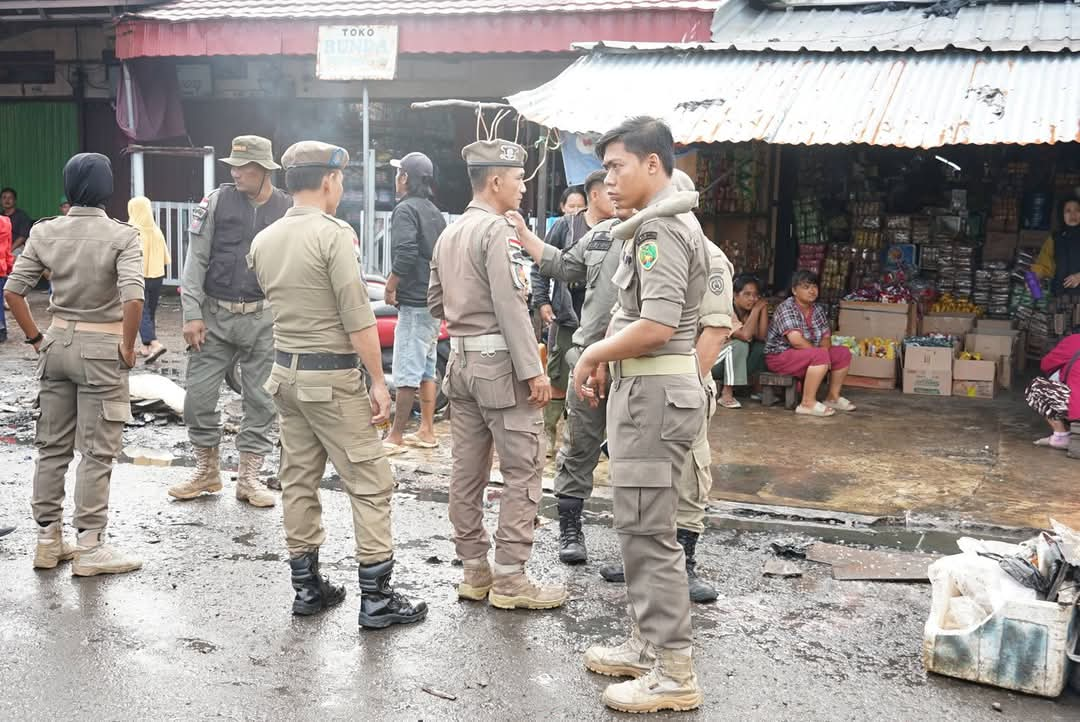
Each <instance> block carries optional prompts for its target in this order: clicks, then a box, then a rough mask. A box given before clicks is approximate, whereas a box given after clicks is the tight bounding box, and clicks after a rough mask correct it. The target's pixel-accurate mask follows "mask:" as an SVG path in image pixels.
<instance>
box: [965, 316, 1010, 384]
mask: <svg viewBox="0 0 1080 722" xmlns="http://www.w3.org/2000/svg"><path fill="white" fill-rule="evenodd" d="M964 350H965V351H968V352H970V353H977V354H980V355H981V356H982V358H983V360H984V361H993V362H994V363H995V364H996V366H997V383H998V386H999V388H1003V389H1009V388H1012V379H1013V369H1014V368H1015V365H1016V358H1017V354H1018V352H1019V350H1020V332H1019V331H1014V330H1012V329H994V328H992V327H982V328H980V329H978V330H977V332H976V333H969V334H968V335H967V338H965V339H964Z"/></svg>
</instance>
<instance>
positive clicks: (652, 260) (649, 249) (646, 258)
mask: <svg viewBox="0 0 1080 722" xmlns="http://www.w3.org/2000/svg"><path fill="white" fill-rule="evenodd" d="M643 235H644V234H643ZM653 235H654V236H655V235H656V234H653ZM637 257H638V263H640V264H641V268H642V269H643V270H645V271H651V270H652V268H653V266H655V265H656V262H657V261H658V260H660V247H659V246H658V245H657V244H656V241H653V240H647V241H645V242H644V243H642V244H640V245H639V246H638V252H637Z"/></svg>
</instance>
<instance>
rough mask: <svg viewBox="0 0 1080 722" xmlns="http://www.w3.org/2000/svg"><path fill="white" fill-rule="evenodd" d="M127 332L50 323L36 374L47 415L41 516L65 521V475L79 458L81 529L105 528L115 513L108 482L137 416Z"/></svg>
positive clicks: (37, 517) (36, 496)
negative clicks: (125, 353)
mask: <svg viewBox="0 0 1080 722" xmlns="http://www.w3.org/2000/svg"><path fill="white" fill-rule="evenodd" d="M120 342H121V337H120V336H116V335H113V334H105V333H91V332H86V331H76V330H75V326H74V324H69V325H68V326H67V328H63V329H58V328H50V329H49V330H48V331H47V332H46V333H45V340H44V341H43V342H42V346H41V354H40V356H39V357H38V365H37V371H36V376H37V378H38V380H39V384H40V391H39V394H38V402H39V404H40V407H41V417H40V418H39V419H38V422H37V436H36V439H35V445H36V446H37V449H38V459H37V466H36V468H35V471H34V492H33V500H32V507H33V511H34V521H36V522H37V523H38V524H41V525H45V524H51V523H52V522H54V521H59V520H60V519H61V517H62V515H63V506H64V475H65V474H66V473H67V469H68V464H70V463H71V460H72V458H74V456H75V449H78V450H79V452H80V453H81V454H82V460H81V461H80V462H79V466H78V468H77V469H76V470H75V514H74V517H73V518H72V523H73V524H74V526H75V528H76V529H104V528H105V526H106V524H107V523H108V516H109V482H110V480H111V478H112V467H113V460H114V459H115V458H116V455H117V454H119V453H120V447H121V444H122V442H123V434H124V422H126V421H130V420H131V406H130V402H129V397H128V369H127V367H126V366H125V365H124V363H123V362H122V361H121V359H120V350H119V347H120Z"/></svg>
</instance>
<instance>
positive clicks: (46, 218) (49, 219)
mask: <svg viewBox="0 0 1080 722" xmlns="http://www.w3.org/2000/svg"><path fill="white" fill-rule="evenodd" d="M57 218H60V216H47V217H45V218H38V219H37V220H36V221H34V223H33V225H31V226H30V227H31V228H33V227H34V226H36V225H37V224H39V223H45V222H47V221H55V220H56V219H57Z"/></svg>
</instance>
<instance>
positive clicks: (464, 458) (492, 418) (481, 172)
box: [428, 140, 566, 609]
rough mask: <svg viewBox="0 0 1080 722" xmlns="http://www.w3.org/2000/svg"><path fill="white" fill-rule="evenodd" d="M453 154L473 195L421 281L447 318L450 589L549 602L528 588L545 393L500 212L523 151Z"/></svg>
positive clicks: (515, 254) (523, 277)
mask: <svg viewBox="0 0 1080 722" xmlns="http://www.w3.org/2000/svg"><path fill="white" fill-rule="evenodd" d="M462 157H463V158H464V159H465V162H466V163H467V165H468V168H469V179H470V181H471V183H472V188H473V200H472V202H471V203H470V204H469V207H468V208H467V209H466V210H465V213H464V215H462V217H461V218H460V219H458V220H457V221H456V222H455V223H453V224H452V225H451V226H450V227H449V228H447V229H446V230H445V231H444V232H443V234H442V235H441V236H440V237H439V240H438V242H437V243H436V245H435V251H434V253H433V255H432V259H431V282H430V285H429V287H428V308H429V309H430V310H431V313H432V315H433V316H435V317H436V318H443V319H446V324H447V328H448V330H449V332H450V337H451V339H450V344H451V353H450V359H449V361H448V363H447V368H446V377H445V380H444V390H445V392H446V395H447V397H448V398H449V399H450V404H451V418H450V427H451V432H452V437H453V471H452V472H451V477H450V521H451V523H452V524H453V527H454V544H455V546H456V548H457V555H458V557H459V558H460V559H461V560H462V562H463V564H464V569H465V571H464V580H463V581H462V583H461V584H460V585H459V586H458V596H460V597H462V598H464V599H473V600H480V599H484V598H487V599H488V600H489V602H490V603H491V604H492V605H493V606H496V607H500V608H506V609H513V608H526V609H548V608H552V607H558V606H560V605H561V604H562V603H563V601H564V600H565V599H566V590H565V588H564V587H562V586H561V585H560V586H546V585H541V584H537V583H536V582H534V581H533V580H532V579H531V578H530V577H529V576H528V575H527V574H526V573H525V562H526V561H528V559H529V556H530V554H531V553H532V543H533V522H534V520H535V518H536V511H537V507H538V506H539V503H540V497H541V494H542V490H541V473H542V470H543V466H544V452H545V440H544V434H543V430H544V420H543V416H542V414H541V409H542V408H543V407H544V405H545V404H547V402H548V401H549V400H550V396H551V387H550V382H549V381H548V378H547V375H546V374H545V373H544V368H543V366H542V365H541V363H540V353H539V351H538V349H537V346H536V338H535V336H533V332H532V325H531V324H530V322H529V310H528V307H527V305H526V296H527V295H528V293H529V272H528V261H527V260H526V259H525V257H524V254H523V253H522V250H521V242H520V241H519V240H518V238H517V237H516V236H517V234H516V232H515V231H514V227H513V225H512V224H511V222H510V221H509V220H507V219H506V218H505V217H504V214H505V213H507V212H508V211H511V210H516V209H517V208H518V207H519V204H520V203H521V198H522V196H523V195H524V193H525V182H524V177H525V150H524V148H522V147H521V146H519V145H517V144H516V143H510V142H509V141H504V140H492V141H480V142H477V143H473V144H472V145H469V146H467V147H466V148H465V149H464V150H463V151H462ZM493 450H494V451H497V452H498V454H499V468H500V471H501V472H502V477H503V483H504V488H503V493H502V496H501V498H500V501H499V525H498V529H497V531H496V532H495V567H494V573H493V571H492V568H491V567H490V565H489V563H488V552H489V550H490V548H491V543H490V541H489V539H488V533H487V530H486V529H485V528H484V491H485V489H486V488H487V485H488V482H489V481H490V477H491V463H492V451H493Z"/></svg>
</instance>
